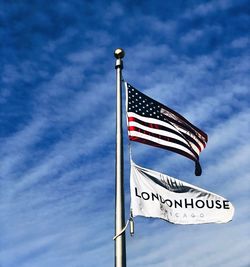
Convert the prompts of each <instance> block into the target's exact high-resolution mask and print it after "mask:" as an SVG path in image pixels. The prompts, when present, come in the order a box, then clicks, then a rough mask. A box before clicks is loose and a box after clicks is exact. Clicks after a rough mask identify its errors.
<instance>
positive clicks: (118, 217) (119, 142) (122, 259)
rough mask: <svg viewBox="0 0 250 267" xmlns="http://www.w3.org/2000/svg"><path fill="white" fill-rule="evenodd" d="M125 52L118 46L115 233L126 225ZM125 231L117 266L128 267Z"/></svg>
mask: <svg viewBox="0 0 250 267" xmlns="http://www.w3.org/2000/svg"><path fill="white" fill-rule="evenodd" d="M124 55H125V53H124V51H123V49H121V48H118V49H116V50H115V52H114V56H115V58H116V63H115V68H116V101H117V102H116V193H115V235H118V234H120V233H121V231H122V229H123V228H124V226H125V215H124V213H125V212H124V178H123V134H122V69H123V62H122V58H123V57H124ZM125 237H126V236H125V231H124V232H123V233H122V234H121V235H120V236H118V237H117V238H116V239H115V267H126V238H125Z"/></svg>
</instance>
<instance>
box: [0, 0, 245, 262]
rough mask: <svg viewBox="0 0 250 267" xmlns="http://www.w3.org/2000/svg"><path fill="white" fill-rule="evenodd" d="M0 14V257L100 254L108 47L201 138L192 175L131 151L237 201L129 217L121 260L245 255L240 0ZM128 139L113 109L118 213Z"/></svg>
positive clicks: (110, 204)
mask: <svg viewBox="0 0 250 267" xmlns="http://www.w3.org/2000/svg"><path fill="white" fill-rule="evenodd" d="M0 23H1V28H0V36H1V40H2V42H1V47H0V61H1V81H0V106H1V109H0V124H1V128H0V141H1V148H0V213H1V216H0V236H1V238H0V247H1V249H0V266H1V267H17V266H18V267H45V266H46V267H47V266H48V267H50V266H53V267H54V266H60V267H80V266H81V267H83V266H84V267H85V266H86V267H92V266H93V267H94V266H103V267H106V266H112V265H113V262H114V259H113V256H114V255H113V252H114V244H113V240H112V238H113V235H114V183H115V178H114V170H115V162H114V158H115V104H116V103H115V70H114V64H115V59H114V56H113V51H114V50H115V49H116V48H117V47H123V48H124V50H125V52H126V56H125V58H124V71H123V76H124V79H125V80H126V81H128V82H129V83H131V84H132V85H133V86H135V87H136V88H138V89H139V90H141V91H142V92H144V93H146V94H148V95H149V96H151V97H152V98H154V99H156V100H158V101H159V102H161V103H164V104H165V105H167V106H169V107H171V108H172V109H174V110H176V111H177V112H179V113H181V114H182V115H184V116H185V117H186V118H187V119H189V120H190V121H191V122H193V123H194V124H195V125H197V126H198V127H199V128H201V129H203V130H204V131H205V132H206V133H207V134H208V137H209V141H208V145H207V148H206V149H205V150H204V151H203V152H202V153H201V164H202V167H203V174H202V176H201V177H196V176H195V175H194V166H193V162H192V161H191V160H188V159H186V158H184V157H181V156H180V155H177V154H173V153H171V152H168V151H164V150H161V149H157V148H153V147H149V146H145V145H142V144H136V143H135V144H133V145H132V146H133V147H132V148H133V153H134V160H135V162H136V163H137V164H139V165H142V166H143V167H146V168H151V169H155V170H157V171H161V172H164V173H166V174H168V175H171V176H173V177H176V178H179V179H181V180H185V181H187V182H189V183H192V184H194V185H196V186H199V187H202V188H204V189H206V190H209V191H212V192H215V193H217V194H220V195H222V196H224V197H225V198H227V199H229V200H230V201H231V202H232V203H233V205H234V206H235V209H236V213H235V216H234V219H233V221H232V222H230V223H228V224H221V225H216V224H209V225H196V226H194V225H190V226H183V225H172V224H169V223H167V222H164V221H161V220H159V219H147V218H141V217H138V218H135V231H136V234H135V236H134V237H133V238H130V236H129V235H128V236H127V263H128V266H130V267H133V266H136V267H140V266H143V267H149V266H150V267H172V266H178V267H200V266H202V267H210V266H219V267H224V266H227V267H246V266H249V264H250V256H249V246H250V241H249V235H250V230H249V229H250V223H249V219H250V217H249V203H250V197H249V196H250V194H249V193H250V175H249V173H250V164H249V157H250V145H249V143H248V139H249V132H250V123H249V122H250V107H249V101H250V94H249V85H250V78H249V71H250V68H249V67H250V66H249V65H250V64H249V62H250V59H249V45H250V38H249V26H250V9H249V3H247V1H241V0H239V1H230V0H216V1H178V0H177V1H119V2H118V1H94V0H93V1H80V0H71V1H64V0H61V1H39V0H37V1H35V0H34V1H26V0H23V1H2V4H1V9H0ZM124 101H125V99H124ZM124 116H125V114H124ZM127 144H128V141H127V134H126V125H125V120H124V148H125V154H124V155H125V198H126V217H128V216H129V204H130V196H129V163H128V162H129V161H128V147H127Z"/></svg>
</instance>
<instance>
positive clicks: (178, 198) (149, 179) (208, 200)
mask: <svg viewBox="0 0 250 267" xmlns="http://www.w3.org/2000/svg"><path fill="white" fill-rule="evenodd" d="M130 190H131V209H132V211H133V215H134V216H137V215H141V216H145V217H154V218H161V219H164V220H167V221H169V222H171V223H176V224H200V223H226V222H229V221H230V220H232V217H233V214H234V207H233V205H232V204H231V203H230V202H229V201H228V200H226V199H225V198H223V197H221V196H219V195H216V194H214V193H211V192H208V191H206V190H204V189H201V188H199V187H196V186H193V185H191V184H188V183H186V182H183V181H180V180H178V179H175V178H173V177H170V176H168V175H165V174H162V173H159V172H156V171H152V170H149V169H146V168H142V167H139V166H138V165H135V164H134V163H133V162H132V161H131V174H130Z"/></svg>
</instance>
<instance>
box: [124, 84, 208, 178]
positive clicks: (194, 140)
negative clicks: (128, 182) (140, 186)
mask: <svg viewBox="0 0 250 267" xmlns="http://www.w3.org/2000/svg"><path fill="white" fill-rule="evenodd" d="M125 87H126V110H127V123H128V136H129V139H130V140H131V141H137V142H140V143H144V144H148V145H151V146H156V147H160V148H164V149H167V150H170V151H173V152H176V153H179V154H181V155H183V156H185V157H188V158H189V159H191V160H193V161H194V162H195V166H196V168H195V174H196V175H198V176H199V175H201V167H200V164H199V154H200V152H201V151H202V150H203V149H204V148H205V147H206V143H207V140H208V137H207V134H206V133H204V132H203V131H202V130H200V129H198V128H197V127H196V126H194V125H193V124H191V123H190V122H189V121H188V120H186V119H185V118H184V117H183V116H181V115H180V114H178V113H177V112H175V111H174V110H172V109H170V108H168V107H166V106H165V105H163V104H161V103H159V102H157V101H156V100H154V99H152V98H150V97H148V96H146V95H145V94H143V93H141V92H140V91H138V90H137V89H136V88H134V87H133V86H132V85H130V84H128V83H125Z"/></svg>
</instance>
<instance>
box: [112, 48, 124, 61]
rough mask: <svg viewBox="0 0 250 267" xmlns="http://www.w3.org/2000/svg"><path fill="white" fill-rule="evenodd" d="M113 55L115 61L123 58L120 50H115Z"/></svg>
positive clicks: (122, 51)
mask: <svg viewBox="0 0 250 267" xmlns="http://www.w3.org/2000/svg"><path fill="white" fill-rule="evenodd" d="M114 55H115V57H116V58H117V59H119V58H123V57H124V56H125V52H124V50H123V49H122V48H117V49H116V50H115V52H114Z"/></svg>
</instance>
